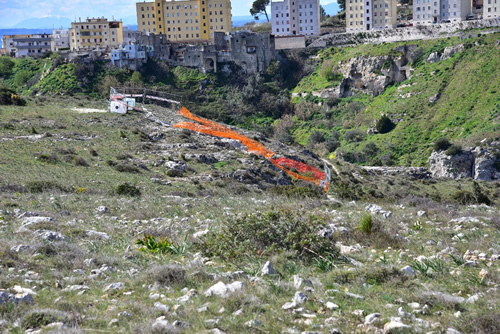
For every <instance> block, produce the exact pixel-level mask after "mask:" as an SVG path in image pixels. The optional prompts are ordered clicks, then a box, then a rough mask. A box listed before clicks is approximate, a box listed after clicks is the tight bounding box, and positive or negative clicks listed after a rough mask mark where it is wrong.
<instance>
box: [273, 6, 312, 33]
mask: <svg viewBox="0 0 500 334" xmlns="http://www.w3.org/2000/svg"><path fill="white" fill-rule="evenodd" d="M319 8H320V5H319V0H281V1H279V0H274V1H271V18H270V20H271V25H272V33H273V34H274V35H276V36H290V35H307V36H318V35H319V33H320V30H319V25H320V21H321V15H320V10H319Z"/></svg>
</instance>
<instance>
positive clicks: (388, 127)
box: [375, 115, 395, 133]
mask: <svg viewBox="0 0 500 334" xmlns="http://www.w3.org/2000/svg"><path fill="white" fill-rule="evenodd" d="M394 127H395V124H394V123H393V122H392V120H391V119H390V118H389V117H387V116H385V115H384V116H382V117H381V118H380V119H379V120H378V121H377V124H376V125H375V128H376V129H377V131H378V132H379V133H388V132H391V131H392V129H394Z"/></svg>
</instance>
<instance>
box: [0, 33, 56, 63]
mask: <svg viewBox="0 0 500 334" xmlns="http://www.w3.org/2000/svg"><path fill="white" fill-rule="evenodd" d="M2 40H3V47H4V50H5V54H6V55H9V56H12V57H16V58H25V57H32V58H41V57H42V56H43V55H44V53H45V52H46V51H50V43H51V40H52V38H51V35H50V34H29V35H4V36H3V37H2Z"/></svg>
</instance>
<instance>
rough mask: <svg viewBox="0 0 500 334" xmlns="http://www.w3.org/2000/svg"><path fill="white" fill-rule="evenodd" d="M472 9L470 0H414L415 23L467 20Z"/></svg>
mask: <svg viewBox="0 0 500 334" xmlns="http://www.w3.org/2000/svg"><path fill="white" fill-rule="evenodd" d="M471 10H472V8H471V1H470V0H414V1H413V23H414V24H432V23H440V22H442V21H443V20H446V21H450V22H457V21H465V20H466V19H467V15H469V14H470V13H471Z"/></svg>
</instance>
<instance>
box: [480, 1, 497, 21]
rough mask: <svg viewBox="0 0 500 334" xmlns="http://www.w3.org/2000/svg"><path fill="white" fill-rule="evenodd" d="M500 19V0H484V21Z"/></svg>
mask: <svg viewBox="0 0 500 334" xmlns="http://www.w3.org/2000/svg"><path fill="white" fill-rule="evenodd" d="M496 17H500V0H483V19H493V18H496Z"/></svg>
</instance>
